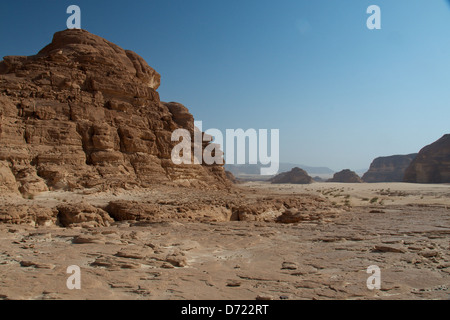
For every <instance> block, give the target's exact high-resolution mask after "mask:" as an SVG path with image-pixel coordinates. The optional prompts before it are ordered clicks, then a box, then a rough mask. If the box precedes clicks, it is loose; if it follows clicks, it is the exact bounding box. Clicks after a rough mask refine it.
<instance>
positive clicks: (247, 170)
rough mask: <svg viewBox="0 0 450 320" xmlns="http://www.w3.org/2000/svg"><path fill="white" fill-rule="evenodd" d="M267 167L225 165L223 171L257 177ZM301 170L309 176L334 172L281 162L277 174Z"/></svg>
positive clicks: (322, 168) (258, 165) (327, 169)
mask: <svg viewBox="0 0 450 320" xmlns="http://www.w3.org/2000/svg"><path fill="white" fill-rule="evenodd" d="M264 167H267V166H264V165H261V164H226V165H225V170H227V171H230V172H231V173H232V174H234V175H235V176H240V175H259V174H260V173H261V168H264ZM296 167H297V168H301V169H303V170H305V171H306V172H307V173H308V174H309V175H333V174H334V173H335V171H333V170H331V169H330V168H327V167H311V166H306V165H301V164H293V163H286V162H281V163H280V166H279V170H278V172H279V173H281V172H288V171H291V170H292V169H294V168H296Z"/></svg>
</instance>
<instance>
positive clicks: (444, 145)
mask: <svg viewBox="0 0 450 320" xmlns="http://www.w3.org/2000/svg"><path fill="white" fill-rule="evenodd" d="M403 180H404V182H412V183H450V134H446V135H444V136H443V137H442V138H441V139H439V140H438V141H436V142H434V143H432V144H430V145H428V146H426V147H425V148H423V149H422V150H420V152H419V154H418V155H417V157H416V158H415V159H414V160H413V161H412V162H411V164H410V166H409V167H408V168H407V169H406V171H405V176H404V179H403Z"/></svg>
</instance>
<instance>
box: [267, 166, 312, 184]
mask: <svg viewBox="0 0 450 320" xmlns="http://www.w3.org/2000/svg"><path fill="white" fill-rule="evenodd" d="M270 182H272V184H282V183H291V184H311V183H313V182H314V181H313V179H312V178H311V177H310V176H309V175H308V173H307V172H306V171H305V170H303V169H300V168H298V167H295V168H293V169H292V170H291V171H289V172H283V173H280V174H279V175H277V176H275V177H273V178H272V179H270Z"/></svg>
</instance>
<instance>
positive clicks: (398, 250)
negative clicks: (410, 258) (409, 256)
mask: <svg viewBox="0 0 450 320" xmlns="http://www.w3.org/2000/svg"><path fill="white" fill-rule="evenodd" d="M372 251H373V252H393V253H405V252H406V250H405V249H403V248H400V247H391V246H382V245H376V246H375V247H374V248H373V249H372Z"/></svg>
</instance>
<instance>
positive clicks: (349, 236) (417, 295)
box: [0, 182, 450, 300]
mask: <svg viewBox="0 0 450 320" xmlns="http://www.w3.org/2000/svg"><path fill="white" fill-rule="evenodd" d="M238 188H240V189H241V190H242V192H256V193H258V194H273V193H281V194H289V195H294V196H296V195H297V194H298V195H299V196H300V195H301V194H305V193H306V194H308V193H309V194H312V195H315V196H320V197H323V198H325V199H328V200H329V201H331V202H332V203H333V205H335V206H336V207H340V206H343V205H345V206H347V207H349V208H351V209H350V210H349V211H343V212H342V213H341V214H339V215H338V216H337V217H336V218H334V219H333V220H332V221H328V220H327V221H318V222H303V223H297V224H278V223H273V222H242V221H237V222H209V223H198V222H178V221H177V222H159V223H148V222H117V223H114V224H113V225H112V226H110V227H104V228H59V227H40V228H35V227H31V226H23V225H0V299H1V298H3V299H133V300H134V299H224V300H229V299H244V300H254V299H256V298H258V297H259V298H269V299H275V300H279V299H289V300H297V299H449V298H450V292H449V286H450V254H449V252H450V241H449V239H450V185H416V184H403V183H382V184H339V183H315V184H312V185H307V186H300V185H270V184H267V183H261V182H251V183H247V184H244V185H239V186H238ZM152 192H153V191H148V192H147V194H146V193H145V192H144V193H136V192H133V191H123V192H120V193H115V194H109V193H102V194H97V193H93V194H88V192H87V193H86V192H85V193H64V192H49V193H45V194H42V195H40V196H37V197H35V198H34V199H19V198H14V197H8V196H5V195H2V196H0V201H2V202H8V203H10V204H11V205H14V204H15V203H30V202H32V203H38V204H39V205H48V206H50V207H51V206H54V205H55V204H57V203H61V202H75V203H76V202H77V201H86V202H89V203H91V204H96V205H105V204H107V203H108V201H110V200H111V199H127V200H136V201H139V199H142V198H143V197H145V198H148V197H149V195H150V194H152ZM153 194H154V192H153ZM71 265H77V266H79V267H80V270H81V289H79V290H78V289H73V290H70V289H68V287H67V279H68V278H69V276H70V274H68V273H67V267H68V266H71ZM372 265H376V266H378V267H379V269H380V272H381V279H380V280H381V288H380V289H374V290H369V289H368V288H367V279H368V277H369V276H370V274H368V273H367V268H368V267H369V266H372Z"/></svg>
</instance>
